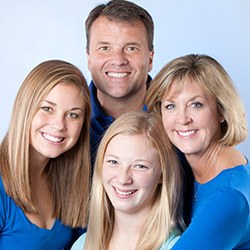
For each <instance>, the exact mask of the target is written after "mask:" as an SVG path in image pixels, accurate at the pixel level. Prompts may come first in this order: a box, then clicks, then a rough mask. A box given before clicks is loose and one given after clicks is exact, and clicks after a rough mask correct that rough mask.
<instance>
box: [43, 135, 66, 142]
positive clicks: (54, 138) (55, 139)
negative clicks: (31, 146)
mask: <svg viewBox="0 0 250 250" xmlns="http://www.w3.org/2000/svg"><path fill="white" fill-rule="evenodd" d="M43 136H44V138H45V139H47V140H49V141H52V142H61V141H62V140H63V138H62V137H54V136H52V135H49V134H45V133H43Z"/></svg>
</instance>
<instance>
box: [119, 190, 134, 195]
mask: <svg viewBox="0 0 250 250" xmlns="http://www.w3.org/2000/svg"><path fill="white" fill-rule="evenodd" d="M115 190H116V192H117V193H118V194H120V195H131V194H133V193H135V191H129V192H124V191H120V190H118V189H115Z"/></svg>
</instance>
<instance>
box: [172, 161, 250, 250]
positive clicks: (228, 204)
mask: <svg viewBox="0 0 250 250" xmlns="http://www.w3.org/2000/svg"><path fill="white" fill-rule="evenodd" d="M195 185H196V187H197V189H196V190H197V196H196V201H195V200H194V202H193V212H192V221H191V223H190V225H189V227H188V228H187V229H186V230H185V231H184V233H183V234H182V236H181V237H180V239H179V240H178V241H177V243H176V244H175V246H174V247H173V250H174V249H175V250H176V249H181V250H183V249H192V250H196V249H197V250H201V249H202V250H205V249H209V250H211V249H213V250H217V249H218V250H223V249H225V250H229V249H250V215H249V212H250V164H249V163H248V164H246V165H240V166H236V167H234V168H230V169H226V170H224V171H222V172H221V173H220V174H219V175H217V176H216V177H215V178H214V179H212V180H211V181H209V182H207V183H205V184H199V183H197V182H196V183H195Z"/></svg>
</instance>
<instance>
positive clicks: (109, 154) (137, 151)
mask: <svg viewBox="0 0 250 250" xmlns="http://www.w3.org/2000/svg"><path fill="white" fill-rule="evenodd" d="M102 178H103V185H104V188H105V191H106V193H107V195H108V197H109V199H110V201H111V203H112V205H113V206H114V209H115V211H116V213H118V212H121V213H137V212H142V211H148V209H150V207H151V205H152V203H153V197H154V194H155V191H156V188H157V186H158V184H159V183H160V182H161V166H160V160H159V156H158V153H157V151H156V149H155V148H154V147H153V146H152V145H151V142H150V141H149V139H148V138H147V137H146V136H144V135H121V134H120V135H117V136H115V137H114V138H113V139H112V140H111V141H110V143H109V144H108V147H107V150H106V153H105V156H104V161H103V167H102Z"/></svg>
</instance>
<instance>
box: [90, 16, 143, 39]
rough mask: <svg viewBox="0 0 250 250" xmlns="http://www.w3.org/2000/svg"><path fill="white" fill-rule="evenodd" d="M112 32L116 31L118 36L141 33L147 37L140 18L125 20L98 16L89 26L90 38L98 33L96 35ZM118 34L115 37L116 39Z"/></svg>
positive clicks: (107, 34) (140, 34)
mask: <svg viewBox="0 0 250 250" xmlns="http://www.w3.org/2000/svg"><path fill="white" fill-rule="evenodd" d="M138 32H139V33H138ZM113 33H118V34H119V36H124V35H126V34H127V35H129V34H133V36H135V37H137V36H138V37H142V36H143V35H144V36H145V37H147V30H146V27H145V25H144V23H143V22H142V21H140V20H135V21H125V20H118V19H109V18H107V17H105V16H100V17H98V18H97V19H96V20H95V21H94V22H93V24H92V25H91V27H90V38H91V36H94V35H95V36H96V35H98V37H99V36H102V35H106V36H110V35H112V34H113ZM119 36H117V37H116V38H117V39H118V38H119Z"/></svg>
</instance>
